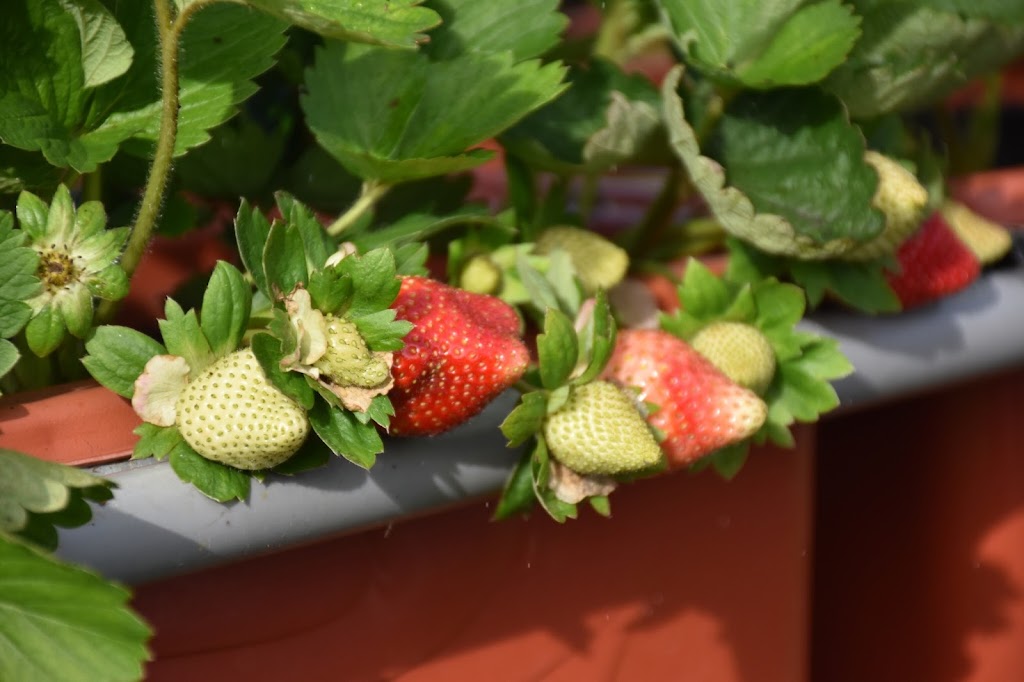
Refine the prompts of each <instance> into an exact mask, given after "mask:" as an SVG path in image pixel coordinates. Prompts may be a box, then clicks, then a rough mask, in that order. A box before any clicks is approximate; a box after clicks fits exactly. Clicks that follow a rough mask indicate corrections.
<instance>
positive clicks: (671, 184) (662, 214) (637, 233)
mask: <svg viewBox="0 0 1024 682" xmlns="http://www.w3.org/2000/svg"><path fill="white" fill-rule="evenodd" d="M685 178H686V174H685V173H684V172H683V169H682V168H681V167H680V166H679V165H678V164H673V165H672V166H671V167H670V168H669V171H668V174H667V175H666V176H665V182H664V184H662V186H661V191H659V192H658V196H657V197H655V199H654V201H653V202H651V205H650V206H649V207H648V209H647V213H646V214H645V215H644V217H643V220H641V221H640V224H639V225H637V226H636V228H634V229H632V230H629V231H628V232H625V233H623V234H622V236H621V237H620V238H618V239H617V240H616V241H617V242H618V243H619V246H621V247H622V248H624V249H626V251H629V252H630V254H632V255H634V256H639V255H641V254H640V253H638V251H643V250H645V249H646V248H649V247H650V246H653V245H656V244H657V242H658V235H660V234H661V232H662V231H663V230H664V229H665V228H666V227H668V226H669V225H670V224H671V222H672V214H673V213H674V212H675V209H676V206H678V205H679V201H680V189H681V187H680V185H681V184H682V182H683V180H684V179H685ZM645 245H646V246H645Z"/></svg>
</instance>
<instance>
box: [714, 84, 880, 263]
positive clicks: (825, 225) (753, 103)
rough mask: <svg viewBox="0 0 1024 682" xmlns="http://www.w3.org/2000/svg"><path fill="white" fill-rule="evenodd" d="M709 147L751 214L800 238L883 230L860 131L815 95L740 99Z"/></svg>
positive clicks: (864, 235) (820, 240) (816, 240)
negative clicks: (767, 216)
mask: <svg viewBox="0 0 1024 682" xmlns="http://www.w3.org/2000/svg"><path fill="white" fill-rule="evenodd" d="M710 147H711V149H712V151H713V154H714V156H715V157H716V158H717V159H718V160H719V161H720V162H721V163H722V164H723V165H724V166H725V167H726V169H727V173H728V177H729V182H730V184H731V185H732V186H733V187H735V188H736V189H738V190H739V191H741V192H743V193H744V195H746V196H747V197H748V198H749V199H750V201H751V202H752V204H753V206H754V209H755V210H756V211H758V212H759V213H774V214H776V215H779V216H781V217H782V218H783V219H784V220H785V221H786V222H787V223H788V224H789V225H791V226H792V227H793V229H794V231H795V232H796V234H797V236H798V238H800V237H803V238H805V239H809V240H811V242H812V243H813V244H825V243H827V242H829V241H833V240H850V239H852V240H855V241H857V242H863V241H866V240H868V239H870V238H872V237H874V236H876V235H877V234H878V233H879V232H881V230H882V227H883V226H884V218H883V216H882V215H881V213H880V212H878V211H876V210H874V209H873V208H872V207H871V200H872V197H873V196H874V193H875V189H876V187H877V184H878V180H877V174H876V173H875V172H873V171H872V169H871V168H870V167H868V165H867V164H866V163H864V161H863V158H864V137H863V133H861V131H860V130H859V129H858V128H856V127H855V126H853V125H851V124H850V123H849V121H848V120H847V119H846V113H845V110H844V108H843V107H842V105H841V104H840V102H839V101H838V100H837V99H835V98H834V97H832V96H829V95H826V94H823V93H822V92H821V91H819V90H816V89H802V90H788V91H785V92H783V91H777V92H771V93H750V94H748V95H741V96H739V97H737V98H736V99H734V100H733V102H732V104H731V105H730V106H729V108H728V109H727V110H726V112H725V114H724V116H723V118H722V121H721V124H720V126H719V128H718V129H717V131H716V134H715V136H714V137H713V138H712V140H711V142H710ZM729 227H730V226H726V228H727V229H729ZM756 243H757V242H756V241H755V244H756ZM759 245H760V244H759ZM766 250H768V251H769V252H771V249H766ZM797 255H800V254H799V253H798V254H797Z"/></svg>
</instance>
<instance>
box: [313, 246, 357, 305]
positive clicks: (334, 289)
mask: <svg viewBox="0 0 1024 682" xmlns="http://www.w3.org/2000/svg"><path fill="white" fill-rule="evenodd" d="M345 260H348V259H347V258H346V259H345ZM354 286H355V283H354V282H353V281H352V274H351V273H350V272H345V271H344V270H343V269H342V268H340V267H333V268H327V269H326V270H315V271H313V272H311V273H310V274H309V286H307V287H306V288H307V289H308V290H309V297H310V298H311V299H312V301H313V307H314V308H316V309H318V310H321V311H323V312H325V313H332V314H338V313H343V312H344V310H343V308H344V306H345V304H346V303H348V301H349V300H350V299H351V298H352V291H353V288H354Z"/></svg>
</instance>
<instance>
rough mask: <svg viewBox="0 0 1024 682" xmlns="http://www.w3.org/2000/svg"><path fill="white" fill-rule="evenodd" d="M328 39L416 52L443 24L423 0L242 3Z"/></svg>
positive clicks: (264, 0) (266, 0) (258, 0)
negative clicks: (425, 5) (427, 33)
mask: <svg viewBox="0 0 1024 682" xmlns="http://www.w3.org/2000/svg"><path fill="white" fill-rule="evenodd" d="M243 1H244V2H245V3H246V4H248V5H251V6H252V7H256V8H259V9H261V10H263V11H265V12H269V13H270V14H273V15H275V16H278V17H280V18H281V19H283V20H285V21H288V22H290V23H293V24H295V25H296V26H301V27H302V28H304V29H307V30H309V31H313V32H314V33H319V34H320V35H322V36H326V37H328V38H338V39H340V40H350V41H353V42H360V43H375V44H378V45H388V46H391V47H404V48H413V47H416V46H417V45H419V44H421V43H424V42H426V41H427V40H428V37H427V36H426V35H424V31H427V30H429V29H431V28H433V27H435V26H437V25H438V24H439V23H440V22H441V18H440V17H439V16H438V15H437V13H436V12H435V11H434V10H432V9H429V8H427V7H421V6H420V5H422V4H423V0H243Z"/></svg>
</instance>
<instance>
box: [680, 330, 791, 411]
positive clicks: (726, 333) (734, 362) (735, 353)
mask: <svg viewBox="0 0 1024 682" xmlns="http://www.w3.org/2000/svg"><path fill="white" fill-rule="evenodd" d="M690 346H691V347H692V348H693V349H694V350H695V351H697V352H698V353H700V354H701V355H703V356H704V357H705V358H707V359H708V360H710V361H711V364H713V365H714V366H715V367H717V368H718V369H719V371H721V372H722V374H724V375H725V376H727V377H729V378H730V379H732V380H733V381H734V382H736V383H737V384H739V385H740V386H743V387H744V388H749V389H750V390H751V391H753V392H754V393H757V394H758V395H763V394H764V392H765V391H766V390H767V389H768V386H770V385H771V383H772V379H773V378H774V377H775V349H773V348H772V345H771V343H769V341H768V339H767V338H765V335H764V334H762V333H761V331H760V330H759V329H757V328H756V327H753V326H752V325H749V324H745V323H743V322H727V321H719V322H712V323H711V324H709V325H708V326H706V327H704V328H702V329H701V330H700V331H698V332H697V333H696V334H695V335H694V337H693V338H692V339H690Z"/></svg>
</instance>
